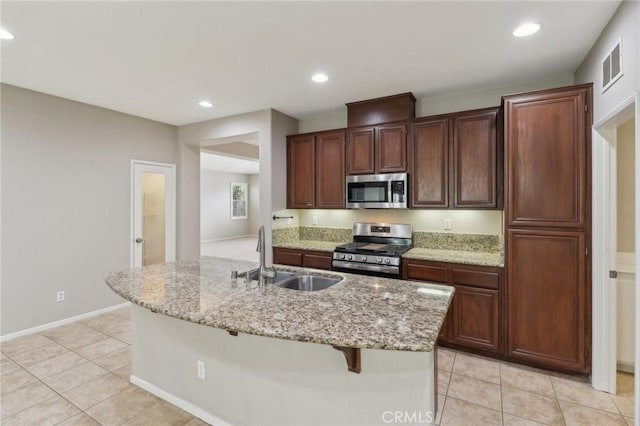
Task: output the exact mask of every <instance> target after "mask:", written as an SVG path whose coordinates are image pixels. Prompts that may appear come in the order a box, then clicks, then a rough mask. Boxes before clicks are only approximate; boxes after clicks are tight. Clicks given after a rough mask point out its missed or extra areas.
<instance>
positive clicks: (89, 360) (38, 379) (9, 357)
mask: <svg viewBox="0 0 640 426" xmlns="http://www.w3.org/2000/svg"><path fill="white" fill-rule="evenodd" d="M104 315H109V314H104ZM110 316H112V317H115V318H118V319H119V320H125V319H123V318H119V317H117V316H115V315H110ZM125 321H126V320H125ZM80 322H81V321H78V322H77V323H75V324H79V323H80ZM71 324H74V323H71ZM81 325H84V324H81ZM84 326H85V327H87V328H88V329H91V330H93V331H96V332H99V333H100V334H104V335H105V336H107V337H111V338H114V339H116V340H118V341H120V342H122V343H125V344H127V345H128V346H131V344H130V343H127V342H123V341H122V340H120V339H118V338H116V337H113V336H110V335H108V334H106V333H103V332H102V331H100V330H96V329H95V328H93V327H89V326H87V325H84ZM37 335H39V336H41V337H44V338H45V339H47V340H49V341H50V342H51V343H53V344H56V345H59V346H61V347H63V348H64V349H66V350H67V351H68V352H70V353H73V354H75V355H77V356H79V357H81V358H82V359H84V360H85V361H86V362H83V363H81V364H79V365H82V364H86V363H87V362H90V363H92V364H93V365H95V366H97V367H99V368H102V369H104V370H105V371H107V373H105V374H103V375H102V376H99V378H102V377H104V376H106V375H108V374H113V375H114V376H116V377H119V376H118V375H116V374H115V373H113V372H112V371H111V370H109V369H107V368H104V367H102V366H100V365H98V364H97V363H95V362H93V360H91V359H88V358H86V357H85V356H83V355H81V354H79V353H78V352H77V351H76V350H73V349H70V348H69V347H67V346H65V345H63V344H61V343H58V342H57V341H55V340H53V339H51V338H49V337H47V336H45V335H43V334H41V333H37ZM94 343H97V342H94ZM92 344H93V343H90V344H89V345H92ZM89 345H85V346H82V347H80V348H78V349H81V348H84V347H86V346H89ZM43 346H44V345H43ZM38 349H39V347H36V348H32V349H30V350H26V351H23V352H19V353H17V354H14V355H13V356H16V355H21V354H25V353H27V352H31V351H34V350H38ZM118 350H119V349H116V350H113V351H111V352H108V353H106V354H103V355H101V356H105V355H109V354H112V353H113V352H116V351H118ZM2 354H3V355H4V356H5V357H7V358H8V359H9V360H11V361H12V362H13V363H15V364H16V365H17V366H18V367H20V368H21V369H22V370H24V371H25V372H27V373H28V374H29V375H31V376H33V377H34V378H35V379H36V380H37V382H39V383H40V384H42V385H44V386H45V387H47V388H48V389H50V390H51V391H52V392H54V393H55V394H56V395H58V396H59V397H61V398H62V399H64V400H65V401H67V402H68V403H69V404H71V405H72V406H73V407H75V408H76V409H78V410H79V413H85V410H83V409H81V408H80V407H78V406H77V405H75V404H74V403H73V402H72V401H70V400H69V399H67V398H66V397H65V396H64V395H62V394H61V393H60V392H58V391H57V390H55V389H53V388H52V387H51V386H49V385H48V384H47V383H45V382H44V381H43V379H46V378H47V377H51V376H54V375H55V374H61V373H64V372H67V371H69V370H72V369H74V368H77V367H78V365H74V366H72V367H69V368H67V369H65V370H62V371H59V372H58V373H55V374H52V375H49V376H47V377H42V378H40V377H38V376H36V375H35V374H33V373H32V372H31V371H29V369H28V368H27V367H25V366H23V365H22V364H20V363H18V362H17V361H16V360H15V359H14V358H13V356H9V355H7V354H6V353H4V352H2ZM60 355H62V354H60ZM60 355H55V356H53V357H51V358H48V359H45V360H42V361H40V362H46V361H48V360H50V359H53V358H55V357H56V356H60ZM36 364H38V363H36ZM34 365H35V364H34ZM121 379H122V378H121ZM122 380H124V379H122ZM37 382H32V383H28V384H25V385H24V386H20V387H19V388H16V389H13V390H12V391H11V392H15V391H18V390H20V389H23V388H25V387H27V386H30V385H32V384H33V383H37ZM127 383H129V382H127ZM85 384H86V383H82V384H80V385H78V386H76V387H74V388H72V389H69V391H72V390H74V389H77V388H78V387H80V386H83V385H85ZM125 390H126V388H125V389H122V390H121V391H119V392H117V393H115V394H114V395H111V396H110V397H108V398H106V399H104V400H103V401H100V402H98V403H96V404H94V405H92V406H91V407H88V408H87V409H90V408H92V407H95V406H96V405H98V404H100V403H102V402H104V401H106V400H108V399H110V398H112V397H114V396H116V395H118V394H120V393H121V392H123V391H125ZM52 399H53V396H52V397H51V398H47V399H45V400H43V401H40V402H38V403H36V404H34V405H31V406H29V407H26V408H24V409H22V410H20V411H17V412H15V413H13V414H11V415H10V416H8V417H7V418H10V417H13V416H16V415H18V414H20V413H22V412H24V411H26V410H29V409H31V408H33V407H35V406H37V405H39V404H42V403H44V402H47V401H49V400H52ZM79 413H75V414H73V415H72V416H69V417H67V418H66V419H64V420H62V421H61V422H59V423H62V422H64V421H66V420H68V419H70V418H71V417H73V416H76V415H78V414H79ZM85 414H86V413H85ZM86 415H87V416H89V414H86ZM89 417H91V416H89ZM91 418H92V419H93V417H91ZM94 420H95V419H94ZM96 421H97V420H96ZM59 423H57V424H59ZM98 423H100V422H98Z"/></svg>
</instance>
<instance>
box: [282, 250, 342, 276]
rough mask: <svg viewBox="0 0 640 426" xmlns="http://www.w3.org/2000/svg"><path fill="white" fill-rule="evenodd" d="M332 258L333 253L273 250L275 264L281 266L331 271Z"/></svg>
mask: <svg viewBox="0 0 640 426" xmlns="http://www.w3.org/2000/svg"><path fill="white" fill-rule="evenodd" d="M332 257H333V252H329V251H315V250H299V249H288V248H281V247H274V248H273V263H277V264H279V265H290V266H303V267H305V268H314V269H325V270H331V261H332Z"/></svg>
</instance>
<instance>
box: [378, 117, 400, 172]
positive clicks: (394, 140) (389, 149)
mask: <svg viewBox="0 0 640 426" xmlns="http://www.w3.org/2000/svg"><path fill="white" fill-rule="evenodd" d="M375 145H376V156H375V161H376V173H393V172H406V171H407V125H406V124H393V125H387V126H378V127H377V128H376V144H375Z"/></svg>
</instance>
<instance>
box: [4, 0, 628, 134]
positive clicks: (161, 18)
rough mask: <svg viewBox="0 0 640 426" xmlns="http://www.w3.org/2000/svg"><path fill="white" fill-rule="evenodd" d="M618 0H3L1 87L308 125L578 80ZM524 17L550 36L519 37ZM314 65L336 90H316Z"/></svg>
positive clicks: (181, 113)
mask: <svg viewBox="0 0 640 426" xmlns="http://www.w3.org/2000/svg"><path fill="white" fill-rule="evenodd" d="M618 4H619V1H617V0H616V1H613V0H612V1H604V2H599V1H569V2H556V1H553V2H552V1H534V2H521V1H502V2H496V1H475V2H462V1H450V2H434V1H430V2H395V1H388V2H372V3H369V2H279V3H275V2H179V1H173V2H126V1H113V2H91V1H89V2H17V1H16V2H8V1H3V2H2V3H1V17H2V22H1V24H2V27H4V28H6V29H8V30H9V31H11V32H12V33H13V34H14V35H15V39H14V40H11V41H4V40H3V41H2V74H1V77H2V78H1V79H2V81H3V82H5V83H9V84H13V85H17V86H21V87H25V88H29V89H33V90H37V91H41V92H45V93H49V94H53V95H57V96H62V97H65V98H70V99H74V100H78V101H82V102H86V103H89V104H94V105H98V106H102V107H106V108H110V109H114V110H117V111H122V112H126V113H130V114H134V115H137V116H141V117H146V118H150V119H153V120H158V121H162V122H166V123H170V124H175V125H181V124H186V123H192V122H197V121H203V120H208V119H211V118H216V117H222V116H228V115H233V114H237V113H242V112H248V111H254V110H259V109H264V108H275V109H278V110H280V111H282V112H284V113H285V114H289V115H291V116H294V117H297V118H299V117H302V116H305V115H309V114H312V113H313V112H316V111H324V110H330V109H336V108H339V107H341V106H343V105H344V103H345V102H352V101H358V100H363V99H369V98H374V97H379V96H386V95H391V94H396V93H401V92H407V91H412V92H413V93H414V94H415V95H416V96H417V97H431V96H440V95H443V94H446V93H449V92H454V91H455V92H458V93H459V92H460V91H461V90H466V89H470V88H474V89H475V88H481V87H483V86H491V87H496V86H497V85H499V84H500V83H501V82H505V81H508V82H520V81H522V82H524V81H531V80H536V79H539V78H541V77H544V76H545V75H547V74H557V73H562V72H574V71H575V70H576V68H577V67H578V66H579V64H580V62H581V61H582V59H583V58H584V57H585V55H586V54H587V52H588V51H589V48H590V47H591V46H592V45H593V43H594V42H595V40H596V39H597V37H598V35H599V34H600V32H601V30H602V29H603V28H604V25H605V24H606V23H607V22H608V20H609V19H610V17H611V16H612V14H613V13H614V11H615V9H616V8H617V6H618ZM526 20H535V21H538V22H540V23H541V24H542V30H541V31H540V32H539V33H538V34H536V35H534V36H532V37H530V38H524V39H517V38H514V37H513V36H512V35H511V31H512V30H513V28H514V27H516V26H517V25H518V24H519V23H521V22H523V21H526ZM318 70H323V71H325V72H326V73H328V75H329V78H330V79H329V82H328V83H326V84H324V85H318V84H316V83H313V82H312V81H311V79H310V77H311V75H312V74H313V73H314V72H316V71H318ZM202 99H208V100H211V101H212V102H213V103H214V104H215V106H214V108H210V109H204V108H201V107H199V106H198V104H197V103H198V101H199V100H202Z"/></svg>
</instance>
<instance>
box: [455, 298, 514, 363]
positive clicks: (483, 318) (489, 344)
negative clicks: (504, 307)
mask: <svg viewBox="0 0 640 426" xmlns="http://www.w3.org/2000/svg"><path fill="white" fill-rule="evenodd" d="M455 287H456V293H455V295H454V297H453V298H454V303H453V307H452V308H451V315H452V318H453V319H452V321H451V323H452V324H453V327H452V330H451V333H450V335H449V340H450V341H451V342H453V343H457V344H460V345H464V346H469V347H473V348H478V349H484V350H488V351H492V352H500V351H501V349H502V345H501V344H500V322H499V321H500V293H499V292H498V290H487V289H485V288H476V287H467V286H462V285H456V286H455Z"/></svg>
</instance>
